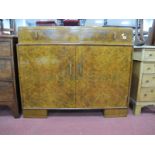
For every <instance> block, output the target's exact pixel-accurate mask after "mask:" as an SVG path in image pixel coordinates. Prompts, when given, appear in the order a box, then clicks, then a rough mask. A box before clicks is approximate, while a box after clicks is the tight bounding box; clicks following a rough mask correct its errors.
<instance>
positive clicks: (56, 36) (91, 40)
mask: <svg viewBox="0 0 155 155" xmlns="http://www.w3.org/2000/svg"><path fill="white" fill-rule="evenodd" d="M18 36H19V44H34V43H35V44H36V43H38V44H40V43H48V44H49V43H51V44H55V43H60V44H61V43H72V44H76V43H77V44H107V45H132V29H131V28H120V27H84V26H52V27H44V26H42V27H20V28H19V33H18Z"/></svg>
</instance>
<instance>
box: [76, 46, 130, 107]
mask: <svg viewBox="0 0 155 155" xmlns="http://www.w3.org/2000/svg"><path fill="white" fill-rule="evenodd" d="M131 61H132V47H125V46H124V47H123V46H79V47H77V48H76V107H77V108H107V107H122V106H123V107H127V103H128V102H127V98H128V95H129V85H130V75H131Z"/></svg>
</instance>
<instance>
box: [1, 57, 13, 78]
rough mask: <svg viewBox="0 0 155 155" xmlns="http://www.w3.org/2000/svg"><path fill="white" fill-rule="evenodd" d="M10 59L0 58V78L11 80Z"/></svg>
mask: <svg viewBox="0 0 155 155" xmlns="http://www.w3.org/2000/svg"><path fill="white" fill-rule="evenodd" d="M11 61H12V60H10V59H0V80H12V63H11Z"/></svg>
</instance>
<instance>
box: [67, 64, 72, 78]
mask: <svg viewBox="0 0 155 155" xmlns="http://www.w3.org/2000/svg"><path fill="white" fill-rule="evenodd" d="M68 74H69V76H71V75H72V62H69V64H68Z"/></svg>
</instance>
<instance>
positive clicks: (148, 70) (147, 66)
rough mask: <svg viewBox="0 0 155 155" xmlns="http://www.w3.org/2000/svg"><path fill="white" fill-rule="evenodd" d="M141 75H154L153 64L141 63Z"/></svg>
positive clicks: (154, 65) (154, 64) (154, 66)
mask: <svg viewBox="0 0 155 155" xmlns="http://www.w3.org/2000/svg"><path fill="white" fill-rule="evenodd" d="M143 73H155V62H154V63H143Z"/></svg>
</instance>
